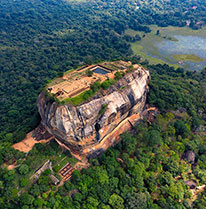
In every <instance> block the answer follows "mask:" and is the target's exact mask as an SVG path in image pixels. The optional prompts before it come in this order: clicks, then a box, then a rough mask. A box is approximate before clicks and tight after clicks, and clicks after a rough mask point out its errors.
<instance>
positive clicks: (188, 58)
mask: <svg viewBox="0 0 206 209" xmlns="http://www.w3.org/2000/svg"><path fill="white" fill-rule="evenodd" d="M172 57H173V58H174V59H175V60H177V61H180V60H182V61H191V62H202V61H204V59H203V58H201V57H199V56H196V55H194V54H174V55H172Z"/></svg>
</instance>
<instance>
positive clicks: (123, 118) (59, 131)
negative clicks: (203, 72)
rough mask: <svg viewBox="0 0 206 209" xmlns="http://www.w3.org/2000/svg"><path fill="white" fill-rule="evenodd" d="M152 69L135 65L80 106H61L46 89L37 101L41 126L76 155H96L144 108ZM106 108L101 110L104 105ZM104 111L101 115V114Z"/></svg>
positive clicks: (111, 142) (129, 125) (133, 122)
mask: <svg viewBox="0 0 206 209" xmlns="http://www.w3.org/2000/svg"><path fill="white" fill-rule="evenodd" d="M149 79H150V77H149V72H148V71H147V70H145V69H144V68H142V67H140V66H138V65H134V66H133V70H132V71H131V72H129V73H127V74H126V75H125V76H124V77H123V78H121V79H120V80H118V81H117V82H116V83H115V84H113V85H112V86H111V87H110V88H109V89H107V90H101V91H99V92H98V93H97V94H96V95H95V96H94V97H93V98H90V100H89V101H88V102H86V103H83V104H81V105H79V106H73V105H72V104H64V105H58V104H57V103H56V102H51V101H50V100H49V98H48V97H47V96H46V94H45V91H43V92H42V93H41V94H40V95H39V97H38V100H37V106H38V110H39V113H40V115H41V118H42V121H41V123H42V125H43V126H44V127H45V128H46V129H47V131H48V132H49V133H50V134H52V135H53V136H54V137H55V138H56V139H57V140H58V141H59V142H60V143H62V144H63V145H64V146H65V147H67V148H68V149H69V150H70V151H71V152H72V153H73V154H76V155H80V156H87V157H91V156H92V157H95V156H96V155H98V154H99V153H101V152H103V151H104V150H106V149H107V148H108V147H109V146H111V145H112V144H114V143H116V142H117V141H118V137H119V135H120V134H121V133H123V132H124V131H126V130H129V129H130V128H131V127H132V126H133V125H134V124H135V123H136V121H137V120H138V119H139V115H140V114H141V112H142V110H143V109H144V106H145V102H146V94H147V92H148V83H149ZM103 106H104V107H106V108H105V109H104V111H103V112H101V109H102V107H103ZM100 112H101V114H100Z"/></svg>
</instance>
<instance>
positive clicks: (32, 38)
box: [0, 0, 206, 142]
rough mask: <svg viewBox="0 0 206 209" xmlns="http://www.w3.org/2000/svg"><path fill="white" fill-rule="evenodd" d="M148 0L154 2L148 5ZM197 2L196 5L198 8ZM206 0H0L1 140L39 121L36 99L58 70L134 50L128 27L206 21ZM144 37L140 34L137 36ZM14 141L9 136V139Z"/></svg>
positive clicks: (140, 28)
mask: <svg viewBox="0 0 206 209" xmlns="http://www.w3.org/2000/svg"><path fill="white" fill-rule="evenodd" d="M148 4H151V5H150V6H148ZM193 6H196V7H197V8H196V9H193ZM205 11H206V3H205V2H204V1H200V0H198V1H194V2H193V1H189V0H185V1H160V0H158V1H148V2H147V1H134V0H130V1H124V0H120V1H118V3H117V2H116V1H112V0H109V1H108V0H107V1H103V0H98V1H86V2H84V1H82V2H81V1H77V2H76V1H72V2H70V1H61V0H58V1H56V0H55V1H54V0H46V1H41V0H23V1H20V0H16V1H12V0H9V1H8V0H2V1H1V2H0V26H1V27H0V54H1V57H0V73H1V74H0V75H1V76H0V79H1V80H0V81H1V82H0V117H1V120H0V132H1V134H0V138H1V140H3V139H4V136H5V134H7V133H13V139H12V140H11V142H15V141H19V140H21V139H22V138H24V136H25V133H27V132H28V131H30V130H31V129H33V128H34V127H35V126H36V125H37V124H38V122H39V116H38V114H37V109H36V104H35V102H36V98H37V96H38V93H39V92H40V90H41V88H42V87H43V86H44V84H45V82H46V81H47V80H49V79H51V78H54V77H55V76H57V75H58V72H62V71H66V70H68V69H71V68H74V67H77V66H80V65H83V64H85V63H92V62H96V61H101V60H113V59H117V58H118V59H119V58H122V57H123V58H124V57H127V56H129V55H131V54H132V51H131V49H130V45H129V42H128V41H132V37H128V35H124V31H125V30H126V29H128V28H131V29H134V30H138V31H144V32H146V33H147V32H150V29H149V27H148V26H145V25H149V24H157V25H159V26H168V25H173V26H180V27H182V26H185V25H186V20H191V27H194V28H195V27H196V26H198V27H200V26H201V25H195V24H192V22H193V23H195V22H198V21H199V22H200V21H203V22H204V21H205V18H206V12H205ZM139 38H140V37H137V40H138V39H139ZM7 141H8V140H7Z"/></svg>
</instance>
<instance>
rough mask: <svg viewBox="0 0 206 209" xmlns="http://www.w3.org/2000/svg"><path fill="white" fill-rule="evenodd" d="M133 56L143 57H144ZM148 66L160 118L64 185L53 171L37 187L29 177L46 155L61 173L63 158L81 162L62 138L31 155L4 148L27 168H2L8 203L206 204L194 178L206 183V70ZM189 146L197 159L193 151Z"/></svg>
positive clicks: (141, 208) (105, 207) (4, 204)
mask: <svg viewBox="0 0 206 209" xmlns="http://www.w3.org/2000/svg"><path fill="white" fill-rule="evenodd" d="M131 60H132V61H133V62H135V63H136V62H137V61H138V58H132V59H131ZM147 68H148V69H150V72H151V83H150V92H149V95H148V103H149V104H154V105H155V106H157V107H158V108H159V109H160V114H158V115H157V116H156V117H155V119H154V121H153V122H152V123H149V122H147V121H146V120H143V121H140V122H139V124H138V125H137V127H135V128H134V129H133V130H132V131H131V132H130V133H124V134H123V135H122V136H121V140H120V142H119V143H118V144H117V145H116V146H115V147H112V148H109V149H108V150H107V151H106V152H105V153H104V154H102V155H101V156H99V157H98V158H97V159H90V163H91V166H90V168H89V169H83V170H82V172H81V173H80V172H79V171H78V170H76V171H74V172H73V174H72V178H71V182H70V181H67V182H66V183H65V184H64V185H63V186H60V187H58V188H56V187H55V186H54V185H53V183H52V181H51V179H50V177H49V175H50V170H46V171H45V172H44V173H43V174H42V175H41V177H40V178H39V179H38V181H37V182H36V183H35V184H33V185H32V184H31V183H30V180H29V179H28V178H29V176H28V174H29V173H32V171H34V169H36V167H37V166H38V165H39V162H43V161H44V160H45V159H51V160H52V162H53V164H54V166H53V169H54V171H55V172H58V170H59V169H60V168H61V165H58V163H57V162H61V159H63V158H65V157H66V160H67V161H70V162H72V161H73V160H72V158H71V156H69V154H68V153H62V151H61V150H60V148H59V147H58V144H56V143H55V142H50V144H45V145H42V144H37V145H35V147H34V148H33V149H32V151H30V152H29V154H28V156H27V157H26V160H25V159H24V158H23V156H24V154H22V153H20V152H17V151H16V153H14V154H13V156H11V155H9V153H8V152H4V153H3V156H4V157H6V158H7V160H9V159H10V158H11V162H12V159H13V158H14V157H15V158H16V159H17V164H18V165H19V166H18V167H17V168H16V169H15V170H10V171H8V170H7V169H2V168H1V172H0V175H1V181H0V185H1V190H0V191H1V198H0V202H1V208H24V209H27V208H71V209H73V208H76V209H80V208H85V209H87V208H92V209H95V208H100V209H110V208H114V209H116V208H120V209H121V208H122V209H123V208H138V209H146V208H148V209H150V208H154V209H158V208H171V209H173V208H179V209H186V208H198V209H202V208H205V207H206V201H205V198H206V194H205V191H203V192H201V193H199V194H197V198H196V199H194V195H192V192H191V190H190V188H189V186H188V185H187V182H188V181H192V182H194V183H195V184H196V186H202V185H205V184H206V176H205V173H206V170H205V169H206V164H205V154H206V141H205V135H204V134H205V129H204V126H205V125H206V124H205V117H206V114H205V104H206V103H205V100H206V95H205V91H204V90H203V88H202V87H203V86H204V85H205V84H206V71H205V70H203V71H202V72H184V70H183V69H178V70H174V69H173V68H172V67H169V66H168V65H154V66H150V65H148V66H147ZM188 151H189V152H192V153H193V154H192V155H193V156H194V157H193V159H191V158H188V156H187V155H186V153H187V152H188ZM9 157H10V158H9ZM22 158H23V159H22ZM71 160H72V161H71ZM62 165H63V164H62ZM18 192H20V193H19V194H20V196H19V195H18Z"/></svg>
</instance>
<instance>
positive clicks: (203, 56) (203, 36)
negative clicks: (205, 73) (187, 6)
mask: <svg viewBox="0 0 206 209" xmlns="http://www.w3.org/2000/svg"><path fill="white" fill-rule="evenodd" d="M150 28H151V30H152V31H151V33H148V34H144V33H140V32H138V31H134V30H131V29H128V30H127V31H126V32H125V33H126V34H128V35H131V36H135V35H136V34H138V35H140V36H141V37H142V39H141V41H137V42H135V43H132V44H131V48H132V51H133V53H134V54H135V55H138V56H141V57H142V58H143V59H147V60H149V62H150V63H151V64H158V63H160V64H164V63H168V64H170V66H173V67H175V68H177V67H184V68H185V69H187V70H202V68H203V67H206V28H203V29H201V30H192V29H190V28H188V27H182V28H180V27H172V26H169V27H157V26H150ZM157 30H159V35H156V34H157Z"/></svg>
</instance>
